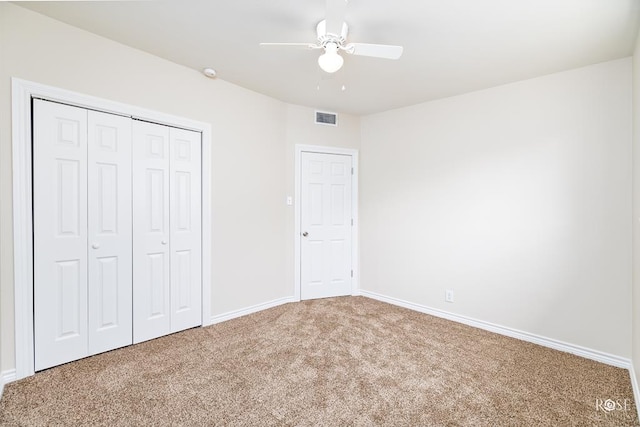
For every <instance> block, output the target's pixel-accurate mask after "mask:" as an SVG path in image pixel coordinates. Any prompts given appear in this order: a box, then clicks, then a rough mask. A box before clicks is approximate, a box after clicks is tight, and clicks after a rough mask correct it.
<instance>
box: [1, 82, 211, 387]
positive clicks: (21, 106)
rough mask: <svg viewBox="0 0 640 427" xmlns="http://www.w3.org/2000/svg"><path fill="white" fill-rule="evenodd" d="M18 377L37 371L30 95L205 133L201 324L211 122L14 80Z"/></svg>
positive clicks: (207, 262)
mask: <svg viewBox="0 0 640 427" xmlns="http://www.w3.org/2000/svg"><path fill="white" fill-rule="evenodd" d="M11 89H12V90H11V111H12V118H11V124H12V138H11V139H12V146H11V148H12V156H13V158H12V167H13V174H12V178H13V254H14V264H13V268H14V272H13V273H14V310H15V311H14V313H15V318H14V319H15V324H14V327H15V358H16V360H15V363H16V370H15V378H5V379H6V380H17V379H21V378H24V377H27V376H30V375H33V374H34V372H35V369H34V351H33V349H34V341H33V339H34V334H33V240H32V236H33V216H32V207H33V193H32V187H31V186H32V166H31V163H32V152H31V139H32V134H31V129H32V118H31V117H32V116H31V108H32V107H31V100H32V99H33V98H41V99H45V100H48V101H53V102H60V103H63V104H68V105H73V106H77V107H83V108H87V109H91V110H98V111H103V112H105V113H111V114H117V115H122V116H127V117H132V118H135V119H138V120H143V121H149V122H154V123H159V124H164V125H168V126H173V127H178V128H183V129H187V130H193V131H197V132H201V133H202V178H201V179H202V189H201V190H202V206H201V213H202V326H207V325H210V324H211V245H212V239H211V226H212V225H211V125H210V124H208V123H204V122H199V121H195V120H191V119H186V118H182V117H178V116H173V115H169V114H164V113H159V112H157V111H153V110H148V109H145V108H140V107H136V106H132V105H128V104H123V103H119V102H114V101H109V100H105V99H102V98H97V97H93V96H89V95H83V94H80V93H77V92H72V91H68V90H64V89H59V88H56V87H52V86H47V85H43V84H40V83H35V82H30V81H27V80H22V79H17V78H15V77H14V78H12V79H11Z"/></svg>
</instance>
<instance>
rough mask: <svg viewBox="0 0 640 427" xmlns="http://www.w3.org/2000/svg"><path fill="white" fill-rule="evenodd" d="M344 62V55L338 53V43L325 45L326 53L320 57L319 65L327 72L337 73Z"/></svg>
mask: <svg viewBox="0 0 640 427" xmlns="http://www.w3.org/2000/svg"><path fill="white" fill-rule="evenodd" d="M342 64H344V59H343V58H342V56H340V55H338V45H337V44H336V43H327V44H326V46H325V47H324V53H323V54H322V55H320V57H319V58H318V65H319V66H320V68H322V69H323V70H324V71H326V72H327V73H335V72H336V71H338V70H339V69H340V68H342Z"/></svg>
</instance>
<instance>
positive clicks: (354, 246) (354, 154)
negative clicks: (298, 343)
mask: <svg viewBox="0 0 640 427" xmlns="http://www.w3.org/2000/svg"><path fill="white" fill-rule="evenodd" d="M295 150H296V153H295V232H294V239H295V242H294V247H295V258H294V268H295V271H294V293H293V299H294V301H300V286H301V284H302V283H301V282H302V281H301V276H300V275H301V273H302V269H301V266H300V262H301V260H302V256H301V252H300V243H301V238H300V233H301V228H300V227H301V224H300V220H301V212H302V206H301V199H302V198H301V197H300V196H301V194H302V153H303V152H308V153H321V154H338V155H346V156H351V166H352V167H353V175H351V216H352V218H353V227H351V268H352V269H353V278H352V279H351V295H360V274H359V273H360V262H359V261H360V260H359V257H358V254H359V250H358V227H359V221H358V150H356V149H352V148H339V147H325V146H320V145H305V144H296V146H295Z"/></svg>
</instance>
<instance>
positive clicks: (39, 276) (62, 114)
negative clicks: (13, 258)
mask: <svg viewBox="0 0 640 427" xmlns="http://www.w3.org/2000/svg"><path fill="white" fill-rule="evenodd" d="M33 115H34V128H33V188H34V191H33V229H34V333H35V343H34V344H35V369H36V370H37V371H38V370H42V369H46V368H49V367H51V366H55V365H60V364H62V363H66V362H69V361H72V360H76V359H79V358H82V357H85V356H87V355H88V345H87V111H86V110H84V109H81V108H76V107H70V106H67V105H62V104H57V103H53V102H49V101H42V100H37V99H36V100H34V101H33Z"/></svg>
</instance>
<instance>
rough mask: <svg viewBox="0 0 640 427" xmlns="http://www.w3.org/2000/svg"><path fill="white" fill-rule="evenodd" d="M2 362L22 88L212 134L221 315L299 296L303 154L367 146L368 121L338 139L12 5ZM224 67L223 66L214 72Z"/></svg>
mask: <svg viewBox="0 0 640 427" xmlns="http://www.w3.org/2000/svg"><path fill="white" fill-rule="evenodd" d="M0 55H1V57H0V332H1V334H2V335H1V336H2V339H1V340H0V345H1V347H0V360H1V365H0V366H1V369H2V370H3V371H6V370H8V369H12V368H13V367H14V366H15V361H14V331H13V328H14V319H13V316H14V313H13V265H12V263H13V254H12V246H13V241H12V203H11V197H12V192H11V186H12V180H11V127H10V108H11V101H10V99H11V98H10V84H11V82H10V78H11V77H18V78H21V79H25V80H30V81H34V82H38V83H42V84H46V85H51V86H56V87H60V88H63V89H67V90H73V91H76V92H80V93H84V94H88V95H93V96H97V97H101V98H105V99H109V100H114V101H119V102H124V103H128V104H131V105H136V106H140V107H144V108H149V109H153V110H156V111H161V112H164V113H168V114H174V115H178V116H182V117H187V118H190V119H194V120H200V121H203V122H207V123H211V125H212V136H213V138H212V139H213V141H212V142H213V148H212V159H211V162H212V171H213V172H212V174H213V176H212V181H213V183H212V184H213V185H212V187H213V190H212V192H213V194H212V202H213V206H212V211H213V212H212V216H213V222H212V228H213V231H212V238H213V251H212V257H213V259H212V281H213V285H212V314H213V315H214V316H215V315H220V314H224V313H228V312H230V311H234V310H241V309H245V308H248V307H251V306H253V305H256V304H261V303H265V302H269V301H272V300H276V299H280V298H283V297H289V296H292V295H293V292H294V290H293V270H294V269H293V257H294V254H293V230H294V218H293V207H288V206H286V203H285V201H286V196H287V195H293V188H294V173H293V171H294V163H293V161H294V159H293V154H294V146H295V144H316V145H335V146H342V147H354V148H357V147H358V146H359V138H360V123H359V118H357V117H353V116H349V115H340V126H339V127H337V128H333V127H327V126H317V125H315V124H314V123H313V120H314V113H313V111H314V110H313V109H309V108H304V107H298V106H293V105H288V104H285V103H282V102H280V101H277V100H274V99H272V98H269V97H267V96H264V95H261V94H258V93H255V92H252V91H249V90H247V89H243V88H241V87H238V86H235V85H232V84H230V83H227V82H225V81H222V80H220V79H217V80H210V79H207V78H205V77H204V76H202V74H200V73H199V72H197V71H194V70H191V69H188V68H185V67H182V66H179V65H177V64H174V63H171V62H168V61H165V60H162V59H160V58H157V57H155V56H152V55H149V54H146V53H144V52H141V51H138V50H135V49H132V48H129V47H126V46H123V45H121V44H118V43H115V42H113V41H110V40H107V39H104V38H101V37H98V36H96V35H93V34H91V33H88V32H85V31H83V30H80V29H78V28H74V27H72V26H69V25H66V24H63V23H60V22H58V21H55V20H52V19H49V18H47V17H44V16H42V15H39V14H36V13H34V12H31V11H29V10H26V9H23V8H20V7H17V6H15V5H11V4H8V3H6V2H5V3H2V2H0ZM212 65H215V64H212Z"/></svg>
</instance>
